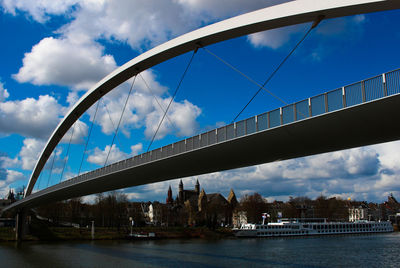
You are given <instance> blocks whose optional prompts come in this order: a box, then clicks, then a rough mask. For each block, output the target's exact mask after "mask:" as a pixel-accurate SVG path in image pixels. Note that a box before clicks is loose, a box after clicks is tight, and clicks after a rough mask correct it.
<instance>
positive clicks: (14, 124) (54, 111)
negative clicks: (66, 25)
mask: <svg viewBox="0 0 400 268" xmlns="http://www.w3.org/2000/svg"><path fill="white" fill-rule="evenodd" d="M62 114H63V107H62V106H61V105H60V104H58V102H57V100H56V99H55V98H54V97H51V96H49V95H44V96H39V98H38V99H34V98H27V99H24V100H16V101H6V102H0V132H1V133H3V134H7V135H8V134H12V133H18V134H21V135H23V136H28V137H36V138H41V139H45V138H47V137H48V136H49V135H50V133H51V132H52V131H53V130H54V128H55V127H56V126H57V124H58V122H59V121H60V116H61V115H62Z"/></svg>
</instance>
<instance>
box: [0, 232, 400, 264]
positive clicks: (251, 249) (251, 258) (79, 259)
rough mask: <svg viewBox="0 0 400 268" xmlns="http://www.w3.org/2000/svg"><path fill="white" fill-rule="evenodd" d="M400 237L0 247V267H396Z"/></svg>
mask: <svg viewBox="0 0 400 268" xmlns="http://www.w3.org/2000/svg"><path fill="white" fill-rule="evenodd" d="M399 251H400V234H399V233H390V234H373V235H350V236H325V237H302V238H281V239H225V240H201V239H192V240H158V241H94V242H91V241H89V242H87V241H86V242H57V243H31V242H28V243H23V244H22V245H21V246H20V247H16V245H15V244H13V243H0V264H1V265H0V266H1V267H233V266H234V267H399V266H400V254H399Z"/></svg>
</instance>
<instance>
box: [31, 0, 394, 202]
mask: <svg viewBox="0 0 400 268" xmlns="http://www.w3.org/2000/svg"><path fill="white" fill-rule="evenodd" d="M398 8H400V1H399V0H388V1H383V0H378V1H377V0H335V1H329V0H297V1H292V2H288V3H284V4H281V5H277V6H272V7H268V8H264V9H260V10H257V11H254V12H250V13H246V14H243V15H240V16H237V17H233V18H230V19H227V20H224V21H221V22H218V23H215V24H212V25H209V26H206V27H203V28H200V29H198V30H195V31H193V32H190V33H187V34H184V35H181V36H179V37H177V38H175V39H173V40H170V41H168V42H166V43H164V44H162V45H159V46H157V47H155V48H153V49H151V50H149V51H147V52H145V53H143V54H141V55H139V56H137V57H136V58H134V59H132V60H131V61H129V62H127V63H126V64H124V65H123V66H121V67H119V68H118V69H116V70H115V71H113V72H112V73H111V74H109V75H108V76H106V77H104V78H103V79H102V80H101V81H100V82H98V83H97V84H96V85H95V86H94V87H92V88H91V89H90V90H89V91H88V92H87V93H86V94H85V95H84V96H83V97H82V98H81V99H80V100H79V101H78V102H77V103H76V104H75V105H74V107H72V109H71V110H70V111H69V112H68V114H67V115H66V116H65V117H64V119H63V120H62V121H61V122H60V123H59V125H58V126H57V128H56V129H55V130H54V132H53V133H52V135H51V137H50V138H49V140H48V142H47V144H46V146H45V148H44V149H43V151H42V153H41V155H40V158H39V159H38V161H37V163H36V166H35V169H34V170H33V172H32V175H31V178H30V180H29V183H28V186H27V190H26V193H25V196H28V195H30V194H31V193H32V190H33V187H34V185H35V183H36V181H37V179H38V177H39V174H40V172H41V171H42V169H43V167H44V165H45V164H46V161H47V160H48V158H49V157H50V155H51V153H52V152H53V150H54V149H55V147H56V146H57V144H58V143H59V142H60V140H61V139H62V137H63V136H64V134H65V133H66V132H67V131H68V130H69V129H70V128H71V126H72V125H73V124H74V123H75V122H76V121H77V120H78V119H79V118H80V116H81V115H82V114H83V113H84V112H85V111H87V110H88V109H89V108H90V107H91V106H92V105H93V104H94V103H95V102H96V101H98V100H99V99H100V98H101V97H102V96H104V95H105V94H106V93H108V92H109V91H111V90H112V89H114V88H115V87H117V86H118V85H120V84H122V83H123V82H125V81H126V80H128V79H129V78H131V77H132V76H134V75H136V74H138V73H140V72H142V71H144V70H146V69H149V68H151V67H153V66H155V65H157V64H159V63H162V62H164V61H167V60H169V59H171V58H174V57H176V56H179V55H182V54H184V53H186V52H188V51H191V50H194V49H197V48H198V46H199V45H201V46H207V45H210V44H214V43H218V42H221V41H224V40H228V39H232V38H235V37H239V36H243V35H247V34H251V33H255V32H260V31H264V30H269V29H275V28H279V27H284V26H288V25H295V24H300V23H305V22H310V21H314V20H315V19H316V18H317V17H318V16H320V15H323V16H324V17H325V19H329V18H336V17H343V16H349V15H355V14H363V13H369V12H376V11H384V10H391V9H398Z"/></svg>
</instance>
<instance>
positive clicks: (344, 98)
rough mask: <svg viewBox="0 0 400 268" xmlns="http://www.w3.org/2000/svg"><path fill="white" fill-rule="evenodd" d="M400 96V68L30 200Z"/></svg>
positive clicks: (111, 167) (69, 182)
mask: <svg viewBox="0 0 400 268" xmlns="http://www.w3.org/2000/svg"><path fill="white" fill-rule="evenodd" d="M399 93H400V69H397V70H394V71H391V72H388V73H384V74H382V75H379V76H375V77H372V78H369V79H366V80H363V81H360V82H357V83H354V84H351V85H348V86H345V87H342V88H339V89H335V90H332V91H329V92H326V93H323V94H321V95H317V96H314V97H311V98H308V99H305V100H302V101H299V102H296V103H294V104H290V105H287V106H284V107H282V108H279V109H275V110H273V111H270V112H266V113H263V114H260V115H257V116H254V117H251V118H248V119H245V120H241V121H238V122H236V123H234V124H230V125H226V126H224V127H220V128H217V129H214V130H211V131H208V132H205V133H201V134H199V135H196V136H193V137H190V138H187V139H185V140H182V141H178V142H175V143H173V144H169V145H166V146H164V147H161V148H158V149H155V150H152V151H150V152H147V153H143V154H140V155H136V156H134V157H132V158H129V159H125V160H122V161H120V162H117V163H114V164H111V165H108V166H106V167H103V168H100V169H96V170H93V171H90V172H87V173H84V174H81V175H80V176H77V177H75V178H72V179H69V180H66V181H63V182H61V183H59V184H56V185H53V186H51V187H49V188H46V189H44V190H41V191H40V192H36V193H33V194H32V195H30V196H29V197H28V198H34V197H35V196H36V195H39V194H40V195H42V194H45V193H48V192H51V191H54V190H57V189H61V188H64V187H66V186H69V185H72V184H75V183H79V182H84V181H86V180H90V179H93V178H96V177H102V176H104V175H107V174H111V173H114V172H118V171H120V170H123V169H128V168H132V167H135V166H139V165H143V164H146V163H149V162H153V161H158V160H161V159H164V158H168V157H171V156H174V155H178V154H182V153H185V152H188V151H192V150H197V149H200V148H204V147H207V146H211V145H213V144H216V143H221V142H225V141H228V140H232V139H235V138H239V137H243V136H246V135H251V134H253V133H256V132H260V131H265V130H268V129H271V128H276V127H280V126H282V125H286V124H290V123H294V122H297V121H300V120H304V119H307V118H310V117H314V116H319V115H322V114H325V113H329V112H333V111H337V110H340V109H344V108H347V107H351V106H354V105H359V104H362V103H365V102H369V101H374V100H377V99H380V98H383V97H387V96H391V95H394V94H399Z"/></svg>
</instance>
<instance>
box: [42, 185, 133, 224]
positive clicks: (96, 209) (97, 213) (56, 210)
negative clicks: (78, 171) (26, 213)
mask: <svg viewBox="0 0 400 268" xmlns="http://www.w3.org/2000/svg"><path fill="white" fill-rule="evenodd" d="M129 203H130V202H129V201H128V198H127V196H126V195H125V194H123V193H121V192H116V191H113V192H109V193H107V194H97V195H96V199H95V202H94V204H86V203H83V200H82V198H80V197H79V198H74V199H70V200H67V201H61V202H56V203H51V204H47V205H44V206H41V207H39V208H37V209H36V214H37V215H39V216H40V217H43V218H45V219H46V218H47V219H48V220H49V222H51V223H53V224H55V225H65V226H68V225H71V224H79V225H80V226H91V224H92V221H94V222H95V225H96V226H99V227H117V228H120V227H122V226H127V225H128V223H129V222H128V221H129V217H127V216H128V214H127V209H128V206H129Z"/></svg>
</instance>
